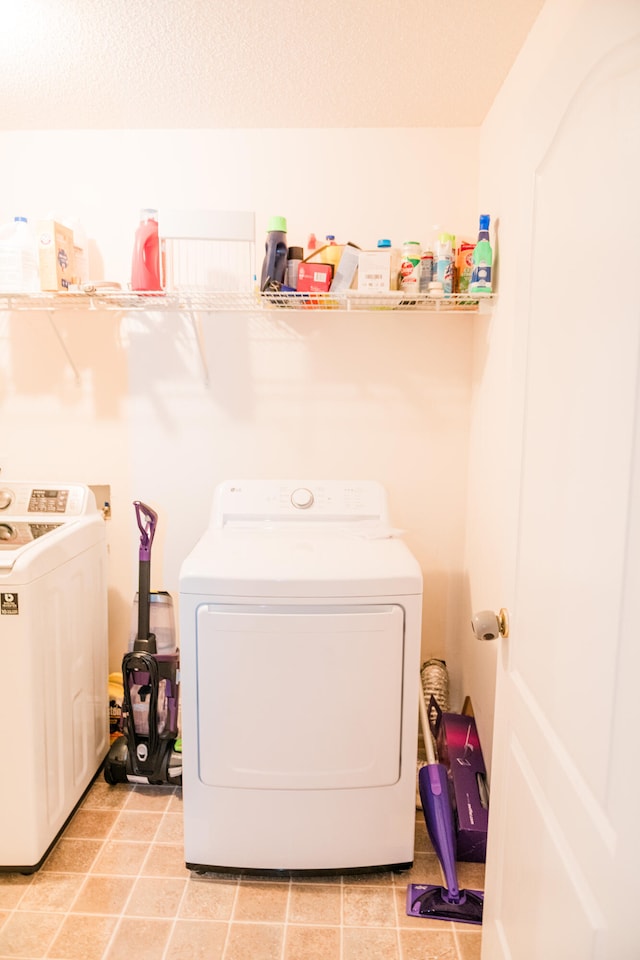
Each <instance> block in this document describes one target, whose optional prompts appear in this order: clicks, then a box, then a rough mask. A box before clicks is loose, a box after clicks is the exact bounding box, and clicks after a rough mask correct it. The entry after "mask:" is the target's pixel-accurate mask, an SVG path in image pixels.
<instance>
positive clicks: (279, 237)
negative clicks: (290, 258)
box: [260, 217, 287, 290]
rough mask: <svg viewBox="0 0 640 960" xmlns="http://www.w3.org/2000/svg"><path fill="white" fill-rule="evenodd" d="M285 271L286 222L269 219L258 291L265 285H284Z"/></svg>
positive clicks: (277, 218) (281, 218) (274, 218)
mask: <svg viewBox="0 0 640 960" xmlns="http://www.w3.org/2000/svg"><path fill="white" fill-rule="evenodd" d="M286 269H287V221H286V219H285V218H284V217H271V219H270V220H269V222H268V224H267V240H266V243H265V245H264V260H263V262H262V273H261V275H260V289H261V290H264V289H265V288H266V285H267V283H269V282H271V283H276V284H282V283H284V277H285V273H286Z"/></svg>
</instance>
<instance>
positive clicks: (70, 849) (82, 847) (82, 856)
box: [42, 837, 104, 873]
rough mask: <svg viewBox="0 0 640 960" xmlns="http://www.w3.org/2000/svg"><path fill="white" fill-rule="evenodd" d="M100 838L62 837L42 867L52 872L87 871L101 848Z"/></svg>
mask: <svg viewBox="0 0 640 960" xmlns="http://www.w3.org/2000/svg"><path fill="white" fill-rule="evenodd" d="M103 842H104V841H102V840H71V839H70V840H67V839H66V838H65V837H62V838H61V839H60V840H58V843H57V844H56V846H55V847H54V848H53V850H52V852H51V853H50V854H49V856H48V857H47V859H46V861H45V863H44V866H43V867H42V869H43V870H44V871H49V870H51V871H53V872H54V873H56V872H57V873H87V871H88V870H90V869H91V865H92V864H93V862H94V860H95V859H96V857H97V856H98V853H99V852H100V850H101V849H102V844H103Z"/></svg>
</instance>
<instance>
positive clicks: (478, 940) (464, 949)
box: [455, 924, 482, 960]
mask: <svg viewBox="0 0 640 960" xmlns="http://www.w3.org/2000/svg"><path fill="white" fill-rule="evenodd" d="M455 926H456V938H457V940H458V956H459V960H480V953H481V951H482V927H479V926H478V927H473V928H471V927H467V929H466V930H464V931H461V930H460V924H456V925H455Z"/></svg>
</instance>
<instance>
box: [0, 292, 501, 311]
mask: <svg viewBox="0 0 640 960" xmlns="http://www.w3.org/2000/svg"><path fill="white" fill-rule="evenodd" d="M494 296H495V295H494V294H482V295H476V296H475V297H470V296H469V295H468V294H459V293H458V294H453V295H451V296H449V297H444V298H438V299H436V298H431V297H429V296H427V295H426V294H412V295H411V296H410V297H409V296H407V294H406V293H402V292H401V291H395V290H394V291H392V292H389V293H376V294H373V293H360V292H359V291H355V290H348V291H346V292H345V293H340V294H337V293H276V292H269V293H257V292H256V293H254V292H247V293H241V292H240V293H239V292H227V293H225V292H218V291H206V292H202V291H189V290H184V291H175V292H174V291H172V292H160V293H135V292H130V291H125V290H123V291H120V290H109V291H106V290H103V291H101V290H99V289H98V290H96V291H95V292H84V291H77V292H76V291H73V292H66V291H61V292H59V293H0V310H7V311H9V310H10V311H23V312H25V311H43V310H45V311H54V310H96V311H102V310H111V311H114V310H115V311H124V312H129V311H161V312H163V313H170V312H174V313H175V312H188V313H222V312H223V313H262V312H269V311H280V310H289V311H291V310H296V311H297V310H301V311H306V310H342V311H347V312H348V311H352V310H376V311H377V310H391V311H406V310H412V311H416V310H417V311H426V312H428V313H461V312H462V313H464V312H478V311H480V310H481V309H482V308H483V306H484V305H485V304H488V303H490V301H491V300H493V299H494Z"/></svg>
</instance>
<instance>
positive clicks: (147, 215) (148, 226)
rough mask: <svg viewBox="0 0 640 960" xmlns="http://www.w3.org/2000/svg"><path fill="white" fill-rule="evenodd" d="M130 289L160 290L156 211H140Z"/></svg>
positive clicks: (147, 209)
mask: <svg viewBox="0 0 640 960" xmlns="http://www.w3.org/2000/svg"><path fill="white" fill-rule="evenodd" d="M131 289H132V290H141V291H147V290H148V291H153V292H155V291H159V290H162V283H161V280H160V241H159V239H158V211H157V210H151V209H149V208H146V209H144V210H141V211H140V225H139V226H138V229H137V230H136V236H135V242H134V245H133V257H132V260H131Z"/></svg>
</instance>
